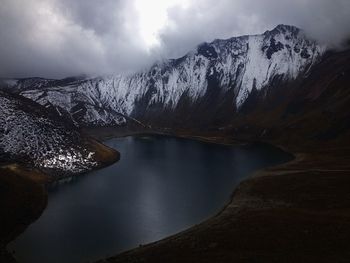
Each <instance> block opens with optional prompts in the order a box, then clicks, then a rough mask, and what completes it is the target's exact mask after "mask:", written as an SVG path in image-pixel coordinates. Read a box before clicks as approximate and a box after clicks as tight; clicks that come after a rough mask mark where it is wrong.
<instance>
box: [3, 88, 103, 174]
mask: <svg viewBox="0 0 350 263" xmlns="http://www.w3.org/2000/svg"><path fill="white" fill-rule="evenodd" d="M96 155H98V154H97V153H96V151H95V149H94V147H92V146H91V143H90V142H89V140H88V139H87V138H86V137H84V136H82V135H81V134H80V132H79V131H78V130H77V129H76V127H75V126H74V125H73V124H72V123H71V122H69V121H67V120H66V119H63V118H60V117H58V116H57V114H56V113H55V112H51V111H50V110H47V109H45V108H44V107H43V106H41V105H39V104H37V103H35V102H33V101H31V100H29V99H26V98H23V97H21V96H18V95H14V94H9V93H6V92H3V91H0V159H1V161H7V162H12V161H19V162H22V163H25V164H29V165H31V166H33V167H37V168H39V169H41V170H44V171H47V172H49V173H50V174H53V175H63V174H64V175H70V174H75V173H81V172H85V171H88V170H91V169H92V168H94V167H97V166H99V165H101V163H100V161H99V160H98V158H96Z"/></svg>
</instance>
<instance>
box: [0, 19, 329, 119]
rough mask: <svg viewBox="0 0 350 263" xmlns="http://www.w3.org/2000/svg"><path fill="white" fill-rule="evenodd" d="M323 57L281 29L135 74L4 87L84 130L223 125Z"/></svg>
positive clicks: (206, 47) (206, 46)
mask: <svg viewBox="0 0 350 263" xmlns="http://www.w3.org/2000/svg"><path fill="white" fill-rule="evenodd" d="M324 51H325V47H323V46H320V45H318V44H317V43H316V42H315V41H313V40H311V39H309V38H308V37H307V36H306V35H305V34H304V33H303V31H301V30H300V29H298V28H296V27H293V26H286V25H279V26H277V27H276V28H275V29H273V30H272V31H266V32H265V33H264V34H261V35H252V36H241V37H234V38H230V39H226V40H220V39H218V40H215V41H213V42H211V43H203V44H201V45H199V46H198V47H197V49H196V50H193V51H191V52H189V53H188V54H186V55H185V56H183V57H182V58H179V59H170V60H165V61H161V62H158V63H156V64H154V65H153V66H152V67H151V68H149V69H147V70H143V71H141V72H137V73H134V74H129V75H114V76H105V77H97V78H88V77H82V78H68V79H63V80H46V79H39V78H35V79H21V80H3V85H2V86H5V87H6V88H7V89H8V90H11V91H12V92H15V93H19V94H21V95H23V96H25V97H27V98H30V99H32V100H34V101H36V102H38V103H40V104H42V105H44V106H45V107H47V108H55V109H56V110H57V112H58V113H59V114H67V113H68V115H69V116H70V117H71V118H72V119H73V120H74V121H75V122H77V123H79V124H83V125H115V124H118V125H121V124H124V123H126V122H127V121H136V122H139V121H141V122H145V123H153V122H155V120H156V122H159V123H162V124H164V125H170V124H171V123H173V122H174V121H178V122H180V120H179V119H181V121H182V122H186V121H187V122H193V121H194V120H196V121H199V122H200V120H201V119H205V118H211V119H214V121H217V122H218V123H220V121H222V120H223V119H224V118H226V117H222V118H221V117H220V116H228V115H232V114H234V113H235V112H239V111H240V109H241V108H242V106H243V105H244V103H245V102H246V101H247V99H248V98H249V96H250V94H251V93H252V92H253V91H261V90H263V89H268V88H269V86H271V84H272V83H276V82H278V83H283V82H288V81H292V80H295V79H297V78H299V77H303V76H305V75H306V74H307V73H308V71H309V70H310V68H311V67H312V66H313V65H314V64H315V63H316V62H317V61H318V60H319V59H320V57H321V56H322V54H323V53H324ZM204 113H205V114H204Z"/></svg>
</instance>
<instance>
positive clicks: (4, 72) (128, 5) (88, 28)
mask: <svg viewBox="0 0 350 263" xmlns="http://www.w3.org/2000/svg"><path fill="white" fill-rule="evenodd" d="M135 1H136V0H99V1H97V0H75V1H73V0H0V58H1V60H0V76H1V77H28V76H42V77H52V78H59V77H64V76H68V75H76V74H83V73H85V74H111V73H118V72H125V71H135V70H139V69H141V68H143V67H146V66H148V65H150V64H151V63H154V61H155V60H157V59H162V58H169V57H178V56H182V55H184V54H185V53H186V52H188V51H189V50H191V49H193V48H194V47H195V46H196V45H197V44H199V43H201V42H204V41H212V40H213V39H215V38H228V37H232V36H237V35H243V34H257V33H262V32H264V31H266V30H268V29H272V28H273V27H275V26H276V25H277V24H291V25H295V26H298V27H300V28H302V29H304V30H305V32H306V33H307V34H309V35H310V36H311V37H313V38H315V39H317V40H318V41H321V42H324V43H326V44H328V45H330V46H339V45H340V43H342V42H343V41H345V40H346V39H347V38H348V37H349V35H350V34H349V33H350V29H349V25H350V1H349V0H332V1H330V0H293V1H290V0H288V1H287V0H279V1H277V0H188V2H189V3H188V5H186V6H185V7H184V6H182V5H173V6H172V7H170V8H169V9H168V10H167V17H168V19H167V23H166V24H164V26H163V27H162V28H161V29H160V30H159V32H158V33H159V34H158V40H159V44H158V45H155V46H153V47H151V48H148V47H147V45H146V42H145V39H143V37H142V34H141V32H140V26H139V25H140V20H139V13H138V10H137V8H135ZM144 1H148V2H149V5H150V6H151V7H152V6H154V5H157V4H159V3H160V2H161V1H162V0H158V1H156V0H153V1H151V0H144ZM157 15H158V14H157V13H155V14H154V16H157Z"/></svg>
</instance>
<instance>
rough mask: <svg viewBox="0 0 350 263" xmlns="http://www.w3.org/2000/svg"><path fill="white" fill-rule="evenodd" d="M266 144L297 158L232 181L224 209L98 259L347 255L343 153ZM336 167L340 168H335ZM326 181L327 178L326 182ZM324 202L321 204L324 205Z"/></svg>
mask: <svg viewBox="0 0 350 263" xmlns="http://www.w3.org/2000/svg"><path fill="white" fill-rule="evenodd" d="M171 135H172V136H173V134H171ZM177 137H182V138H189V139H196V140H200V141H205V142H211V143H218V142H219V143H224V144H235V143H237V141H234V140H232V139H230V138H225V137H222V138H223V141H221V142H220V137H206V136H192V135H190V136H187V135H180V136H177ZM228 140H229V141H231V143H228V142H227V141H228ZM233 142H234V143H233ZM268 143H269V142H268ZM270 144H272V145H273V146H275V147H278V148H281V149H283V150H284V151H286V152H288V153H291V154H292V155H293V156H295V159H293V160H291V161H289V162H287V163H284V164H280V165H277V166H272V167H268V168H264V169H262V170H259V171H257V172H254V173H253V174H252V175H251V176H250V177H248V179H245V180H243V181H242V182H241V183H240V184H239V185H238V187H237V188H236V189H235V190H234V191H233V193H232V195H231V198H230V200H229V201H228V203H227V204H226V205H225V206H224V207H223V208H222V210H220V211H219V212H218V213H217V214H216V215H214V216H213V217H211V218H209V219H207V220H205V221H204V222H202V223H200V224H198V225H195V226H192V227H190V228H189V229H187V230H184V231H182V232H179V233H177V234H175V235H172V236H169V237H167V238H164V239H162V240H159V241H156V242H152V243H149V244H146V245H140V247H138V248H134V249H131V250H128V251H126V252H123V253H120V254H118V255H116V256H114V257H110V258H107V259H102V260H100V261H98V263H102V262H152V263H153V262H232V261H234V262H251V261H258V262H281V261H283V262H296V261H303V262H304V261H306V262H314V261H318V262H329V261H334V260H336V261H337V260H338V261H339V260H340V261H342V260H345V259H349V258H350V252H349V251H350V250H349V248H350V245H349V244H350V243H349V241H350V212H349V210H348V209H347V208H348V203H347V200H349V197H350V193H348V191H347V189H344V185H347V184H348V183H350V177H349V175H350V165H348V164H347V158H346V157H345V158H343V159H339V158H338V157H337V156H336V157H335V158H333V159H334V160H333V162H332V161H330V162H329V159H330V156H328V155H327V154H324V153H323V154H314V153H312V152H302V151H297V150H292V149H290V148H289V147H286V146H284V145H283V144H280V143H278V142H270ZM336 153H337V150H335V153H334V154H335V155H336ZM342 156H343V155H342ZM331 159H332V158H331ZM326 160H327V161H326ZM338 165H343V166H345V167H344V169H335V167H337V166H338ZM329 178H332V180H331V182H329ZM322 193H324V195H322ZM337 194H338V196H337ZM341 200H343V201H341ZM323 204H327V205H326V208H325V207H323ZM262 223H263V226H264V227H263V228H261V229H260V228H259V227H258V226H260V225H261V224H262ZM337 223H338V225H341V226H338V225H337ZM339 228H340V229H342V231H344V233H345V234H347V235H345V236H346V237H345V238H339V235H338V234H337V233H338V231H339ZM252 229H253V231H252ZM305 233H306V234H305ZM310 233H311V234H310ZM323 236H326V237H327V238H328V241H327V240H324V238H322V237H323ZM242 239H243V241H242ZM276 240H280V243H278V242H277V243H276ZM242 242H243V244H245V245H244V246H242V244H241V243H242ZM260 242H261V243H262V244H261V243H260ZM248 243H249V245H248ZM339 243H340V244H342V245H343V246H342V248H340V249H339V248H338V247H337V245H336V244H339ZM300 246H302V247H300ZM303 246H305V247H303ZM262 248H265V249H266V250H264V249H263V250H262ZM296 248H298V249H297V250H296ZM320 251H322V253H320ZM335 251H338V252H337V253H335Z"/></svg>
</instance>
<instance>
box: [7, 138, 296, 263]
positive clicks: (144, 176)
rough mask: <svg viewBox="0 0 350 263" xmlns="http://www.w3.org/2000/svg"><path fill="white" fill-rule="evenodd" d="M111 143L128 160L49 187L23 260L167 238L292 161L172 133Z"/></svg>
mask: <svg viewBox="0 0 350 263" xmlns="http://www.w3.org/2000/svg"><path fill="white" fill-rule="evenodd" d="M105 144H107V145H109V146H110V147H113V148H115V149H117V150H118V151H119V152H120V153H121V160H120V161H119V162H117V163H115V164H113V165H111V166H109V167H107V168H104V169H101V170H97V171H93V172H91V173H89V174H86V175H84V176H78V177H74V178H71V179H70V180H68V181H66V182H61V183H56V184H54V185H51V186H49V189H48V190H49V202H48V206H47V208H46V210H45V211H44V212H43V214H42V216H41V217H40V218H39V219H38V220H37V221H36V222H34V223H33V224H32V225H30V226H29V227H28V228H27V230H26V231H25V232H24V233H23V234H22V235H20V236H19V237H18V238H17V239H16V240H15V241H14V242H12V243H11V244H10V245H9V250H11V251H12V250H14V251H15V256H16V258H17V259H18V260H19V262H20V263H39V262H42V263H62V262H64V263H83V262H93V261H95V260H97V259H101V258H104V257H107V256H112V255H115V254H117V253H119V252H122V251H125V250H128V249H131V248H134V247H137V246H139V245H141V244H147V243H150V242H153V241H157V240H160V239H162V238H165V237H167V236H170V235H173V234H175V233H178V232H180V231H182V230H185V229H187V228H189V227H191V226H193V225H195V224H199V223H201V222H203V221H204V220H206V219H208V218H209V217H211V216H213V215H215V214H216V213H217V212H219V211H220V210H221V209H222V208H223V207H224V205H225V204H226V203H227V202H228V201H229V199H230V196H231V194H232V192H233V190H234V188H235V187H236V186H237V185H238V183H239V182H240V181H241V180H242V179H244V178H246V177H247V176H249V175H252V173H253V172H254V171H256V170H258V169H261V168H264V167H268V166H272V165H277V164H280V163H283V162H286V161H289V160H291V159H292V156H291V155H289V154H288V153H285V152H283V151H281V150H279V149H277V148H275V147H272V146H269V145H262V144H254V145H245V146H226V145H217V144H210V143H203V142H198V141H192V140H188V139H178V138H173V137H166V136H133V137H125V138H115V139H110V140H107V141H105Z"/></svg>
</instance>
